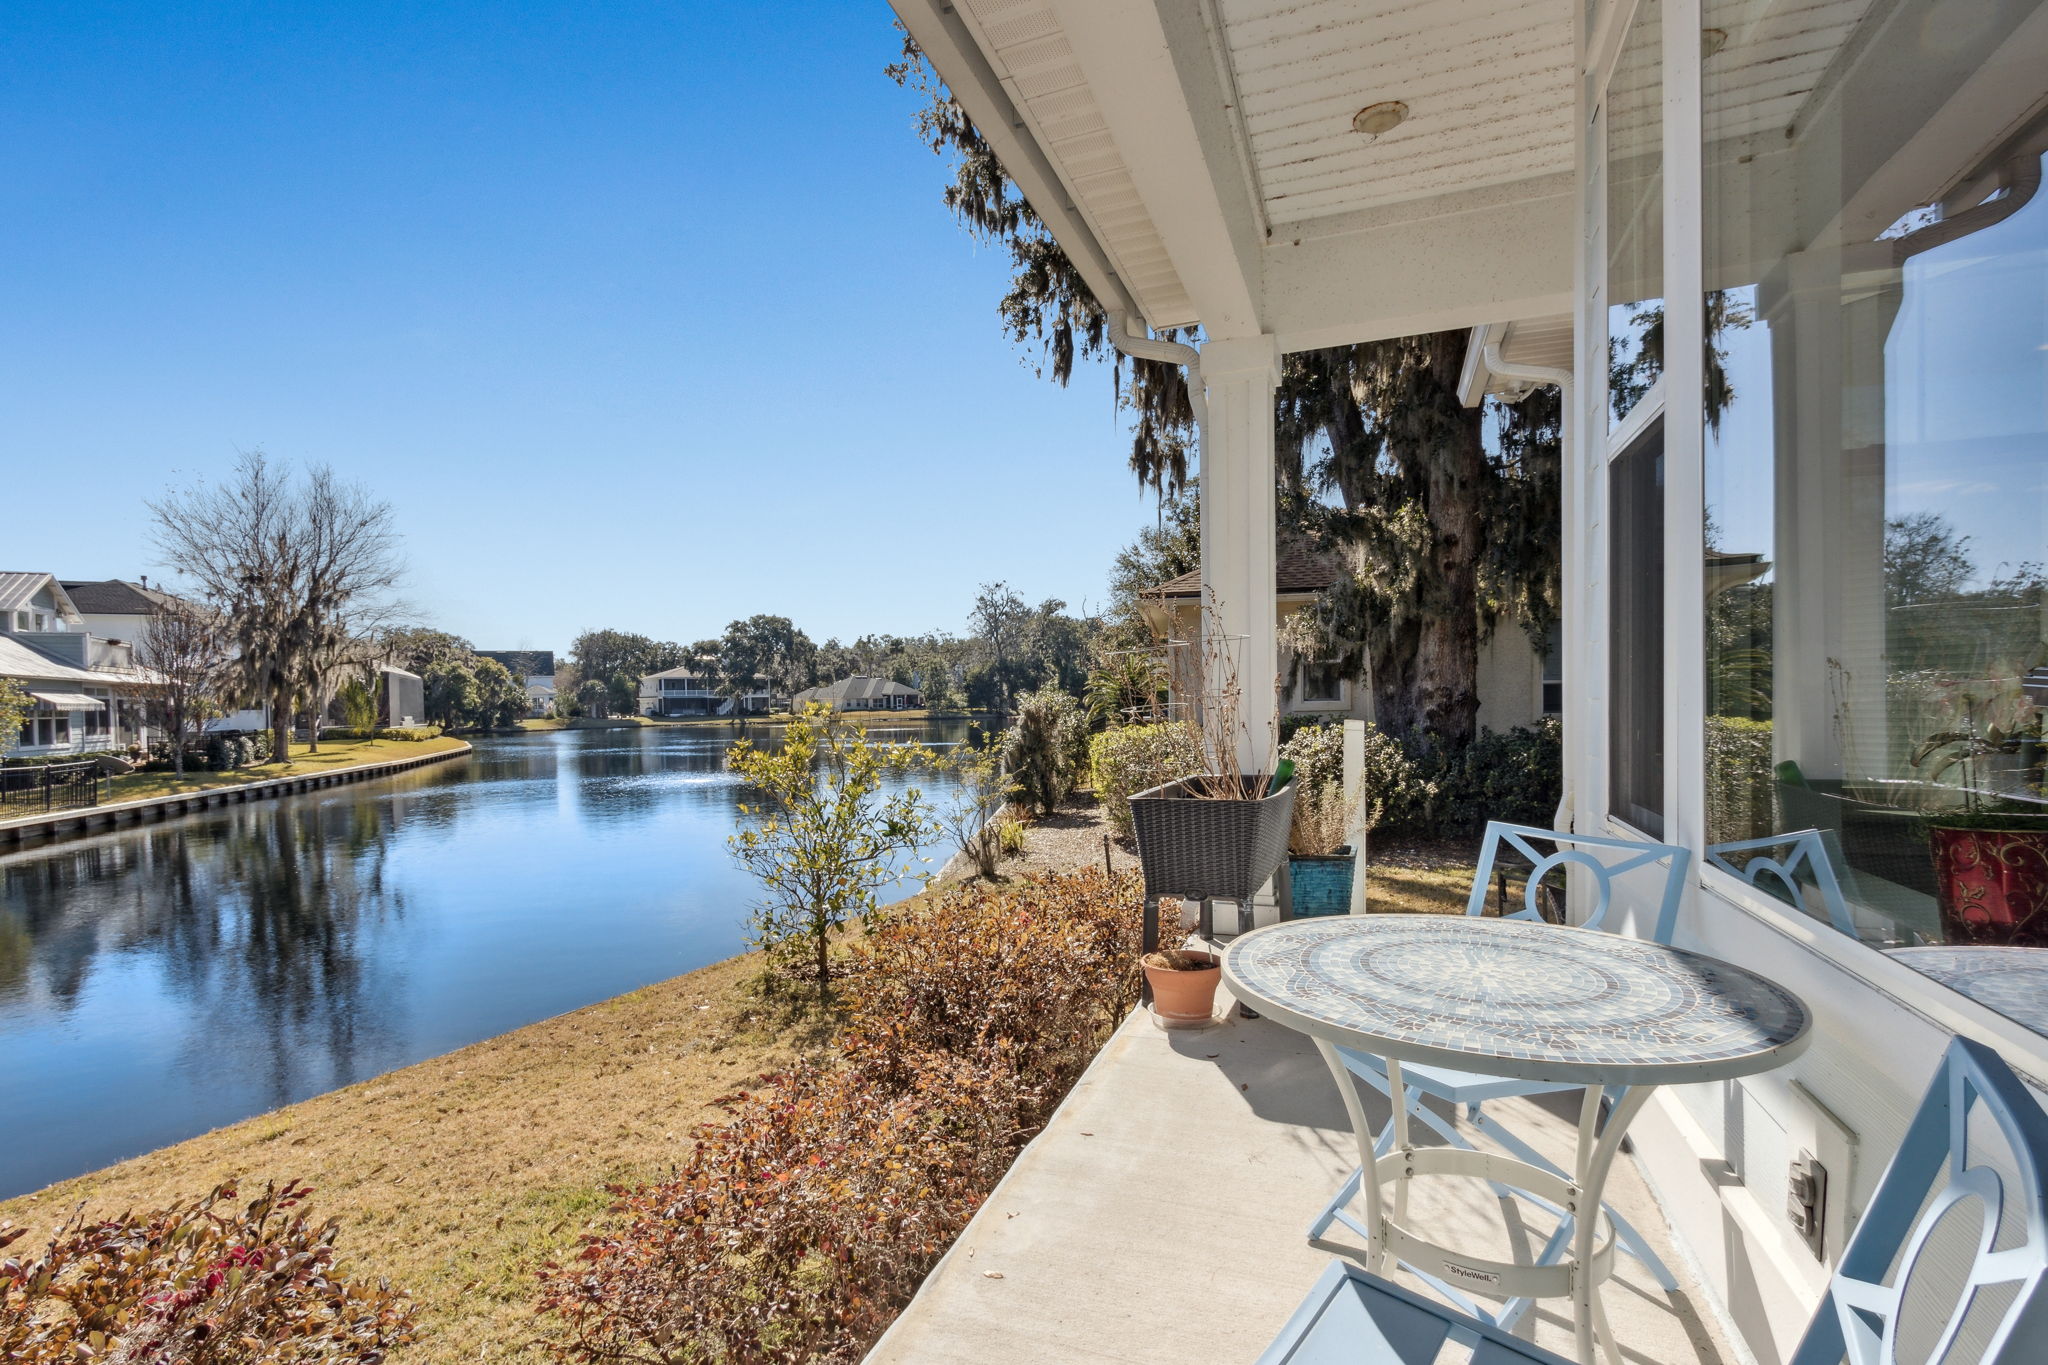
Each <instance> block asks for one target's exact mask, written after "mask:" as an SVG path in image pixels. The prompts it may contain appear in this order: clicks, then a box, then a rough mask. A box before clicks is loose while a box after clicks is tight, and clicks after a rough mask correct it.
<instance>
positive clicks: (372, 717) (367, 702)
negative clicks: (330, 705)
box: [336, 678, 377, 730]
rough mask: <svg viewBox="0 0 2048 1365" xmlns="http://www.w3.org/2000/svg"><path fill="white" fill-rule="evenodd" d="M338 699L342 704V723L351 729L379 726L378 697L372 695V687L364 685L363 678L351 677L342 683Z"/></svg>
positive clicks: (371, 728) (372, 728)
mask: <svg viewBox="0 0 2048 1365" xmlns="http://www.w3.org/2000/svg"><path fill="white" fill-rule="evenodd" d="M336 700H337V701H338V702H339V703H340V704H341V717H342V723H343V724H344V725H346V726H347V727H348V728H349V729H351V730H374V729H376V728H377V699H376V698H375V697H373V696H371V695H370V689H369V688H368V687H366V686H364V685H363V680H362V679H361V678H350V679H349V680H348V681H347V682H346V683H344V684H342V688H341V695H340V696H339V697H337V698H336Z"/></svg>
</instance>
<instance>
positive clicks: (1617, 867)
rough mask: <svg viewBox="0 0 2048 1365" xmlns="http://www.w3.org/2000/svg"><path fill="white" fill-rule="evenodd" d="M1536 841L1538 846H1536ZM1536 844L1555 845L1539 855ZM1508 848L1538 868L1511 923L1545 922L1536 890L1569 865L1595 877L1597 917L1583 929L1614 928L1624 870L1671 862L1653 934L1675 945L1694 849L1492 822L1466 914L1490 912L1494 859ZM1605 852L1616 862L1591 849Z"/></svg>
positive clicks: (1509, 916)
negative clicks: (1488, 894)
mask: <svg viewBox="0 0 2048 1365" xmlns="http://www.w3.org/2000/svg"><path fill="white" fill-rule="evenodd" d="M1532 841H1534V842H1532ZM1536 843H1546V844H1549V845H1551V846H1552V847H1551V851H1550V852H1548V853H1539V852H1538V851H1537V849H1536V847H1535V844H1536ZM1503 844H1506V845H1507V846H1509V847H1510V848H1512V849H1514V850H1515V851H1516V852H1517V853H1520V854H1521V855H1522V856H1523V857H1525V858H1527V859H1528V860H1529V861H1530V862H1531V863H1533V864H1535V866H1534V867H1533V868H1532V869H1531V870H1530V872H1529V884H1528V886H1527V887H1526V888H1525V889H1524V890H1523V893H1522V901H1523V905H1522V908H1521V909H1520V910H1516V911H1514V912H1513V913H1511V914H1510V913H1507V912H1505V911H1504V912H1503V914H1504V915H1505V917H1506V918H1508V919H1526V920H1536V921H1538V922H1542V920H1543V915H1542V912H1541V911H1539V910H1538V909H1537V908H1536V888H1537V887H1538V885H1539V884H1541V882H1542V881H1543V878H1544V876H1545V875H1546V874H1547V873H1548V872H1549V871H1550V869H1552V868H1553V867H1559V866H1562V865H1564V864H1567V863H1571V864H1576V865H1577V866H1580V867H1583V868H1585V869H1586V870H1587V871H1588V872H1589V873H1590V874H1591V876H1592V878H1593V883H1594V885H1595V886H1596V887H1597V888H1598V890H1599V893H1600V895H1599V900H1598V903H1597V904H1596V905H1595V906H1594V907H1593V913H1592V914H1591V915H1588V916H1587V917H1586V922H1585V924H1584V925H1582V926H1581V927H1582V928H1586V929H1611V928H1612V927H1613V926H1612V925H1611V924H1609V922H1608V916H1609V914H1610V913H1611V912H1612V911H1613V907H1614V879H1615V878H1616V877H1617V876H1619V875H1621V874H1622V873H1624V872H1631V871H1634V870H1635V869H1636V868H1639V867H1648V866H1650V865H1651V864H1653V863H1660V862H1661V863H1667V864H1668V865H1667V866H1666V867H1665V869H1664V890H1663V895H1662V896H1661V897H1660V898H1659V900H1658V902H1657V918H1656V920H1655V922H1654V923H1653V924H1652V925H1651V932H1650V936H1651V937H1652V938H1654V939H1656V941H1657V942H1659V943H1669V942H1671V935H1672V932H1673V930H1675V929H1676V928H1677V927H1678V901H1679V897H1680V896H1682V895H1683V894H1684V892H1685V875H1686V871H1687V869H1688V868H1690V867H1691V866H1692V850H1691V849H1687V848H1680V847H1679V846H1678V845H1677V844H1653V843H1648V842H1646V841H1642V840H1637V839H1611V838H1607V837H1604V836H1598V835H1591V834H1567V833H1565V832H1564V831H1563V830H1555V829H1538V828H1536V827H1535V826H1534V825H1509V824H1504V823H1502V822H1501V821H1499V820H1491V821H1488V822H1487V825H1486V843H1485V845H1484V846H1483V847H1482V849H1481V850H1480V854H1479V873H1478V875H1477V876H1475V877H1474V878H1473V879H1472V896H1471V899H1470V900H1468V901H1467V902H1466V903H1465V913H1466V914H1468V915H1482V914H1485V913H1486V890H1487V884H1488V883H1489V882H1491V881H1492V880H1493V864H1494V859H1495V858H1496V857H1498V856H1499V853H1500V849H1501V845H1503ZM1595 849H1602V850H1606V851H1607V852H1608V853H1609V855H1610V857H1611V859H1612V860H1611V861H1607V860H1603V859H1601V858H1600V857H1598V856H1596V855H1595V854H1594V852H1593V851H1592V850H1595Z"/></svg>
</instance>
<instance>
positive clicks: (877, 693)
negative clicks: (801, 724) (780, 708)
mask: <svg viewBox="0 0 2048 1365" xmlns="http://www.w3.org/2000/svg"><path fill="white" fill-rule="evenodd" d="M813 702H815V703H817V704H818V705H819V706H823V707H827V708H829V709H831V710H833V711H911V710H915V709H916V708H918V707H920V706H923V705H924V693H922V692H920V691H918V690H917V689H916V688H914V687H911V686H908V685H907V684H904V683H900V682H897V681H896V680H895V679H893V678H871V677H869V676H867V675H866V674H864V673H856V674H854V675H853V676H852V677H850V678H841V679H840V680H839V681H838V682H835V683H824V684H822V685H820V686H818V687H806V688H805V689H804V690H803V691H801V692H799V693H797V694H796V695H795V696H794V697H792V698H790V703H789V704H790V707H791V709H793V710H801V709H802V708H804V707H806V706H809V705H811V704H812V703H813Z"/></svg>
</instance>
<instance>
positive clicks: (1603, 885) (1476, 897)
mask: <svg viewBox="0 0 2048 1365" xmlns="http://www.w3.org/2000/svg"><path fill="white" fill-rule="evenodd" d="M1504 844H1505V845H1506V846H1507V847H1508V848H1510V849H1512V850H1514V851H1515V852H1517V853H1519V854H1520V855H1521V856H1522V857H1524V858H1526V859H1528V860H1529V862H1530V864H1531V865H1532V866H1531V868H1530V871H1529V881H1528V885H1527V887H1526V888H1525V889H1524V891H1523V894H1522V902H1523V904H1522V908H1521V909H1519V910H1516V911H1514V912H1512V913H1511V914H1507V915H1506V917H1507V918H1509V919H1521V920H1535V921H1538V922H1545V920H1544V916H1543V914H1542V911H1541V910H1540V909H1539V908H1538V899H1539V891H1540V888H1541V885H1542V882H1543V879H1544V877H1545V876H1546V875H1548V874H1549V872H1550V871H1551V869H1553V868H1557V867H1564V866H1576V867H1581V868H1584V869H1586V872H1587V874H1588V876H1589V877H1590V879H1591V881H1592V884H1593V887H1594V888H1595V889H1596V890H1597V891H1598V893H1599V894H1598V897H1597V898H1596V901H1595V904H1594V907H1593V912H1592V913H1591V914H1590V915H1588V916H1587V917H1586V921H1585V923H1584V924H1583V925H1582V926H1580V927H1582V928H1586V929H1605V930H1612V929H1613V928H1615V923H1614V922H1615V921H1616V920H1618V919H1619V918H1620V913H1619V911H1618V910H1617V909H1616V907H1615V904H1614V879H1615V878H1616V877H1618V876H1620V875H1622V874H1623V873H1627V872H1633V871H1636V870H1638V869H1643V868H1650V867H1653V866H1655V865H1657V864H1663V865H1664V866H1663V869H1662V870H1663V873H1664V881H1663V887H1662V889H1661V894H1659V895H1658V896H1657V898H1656V900H1655V902H1654V903H1655V906H1656V913H1655V918H1654V919H1652V920H1651V922H1650V924H1649V926H1648V928H1649V936H1650V937H1651V938H1654V939H1655V940H1656V941H1657V942H1659V943H1669V942H1670V941H1671V935H1672V931H1673V930H1674V929H1675V928H1676V927H1677V923H1678V902H1679V898H1680V896H1681V895H1683V893H1684V891H1685V880H1686V872H1687V870H1688V868H1690V866H1691V864H1692V853H1691V851H1690V850H1689V849H1685V848H1681V847H1679V846H1678V845H1677V844H1653V843H1646V842H1641V841H1638V840H1634V839H1612V838H1607V837H1604V836H1596V835H1586V834H1566V833H1564V832H1563V831H1561V830H1550V829H1538V828H1536V827H1534V826H1531V825H1509V824H1503V823H1501V822H1500V821H1498V820H1496V821H1493V822H1491V823H1489V824H1488V825H1487V826H1486V841H1485V843H1484V845H1483V846H1482V848H1481V851H1480V856H1479V871H1478V874H1477V875H1476V876H1474V877H1473V879H1472V895H1471V897H1470V899H1469V900H1468V901H1467V902H1466V905H1465V913H1466V914H1468V915H1483V914H1484V913H1485V912H1486V898H1487V893H1488V891H1489V890H1490V889H1491V882H1492V880H1493V874H1494V863H1495V861H1496V859H1497V858H1498V857H1499V855H1500V852H1501V848H1502V845H1504ZM1538 844H1548V845H1550V846H1551V847H1550V850H1549V851H1547V852H1546V851H1541V850H1539V849H1538V848H1537V845H1538ZM1602 853H1604V854H1606V855H1607V856H1606V858H1605V859H1603V858H1602V857H1601V856H1599V855H1600V854H1602ZM1337 1055H1338V1056H1339V1057H1340V1058H1341V1059H1342V1060H1343V1062H1344V1066H1345V1068H1346V1069H1347V1070H1348V1071H1350V1072H1351V1074H1352V1075H1354V1076H1357V1077H1358V1078H1359V1079H1360V1080H1363V1081H1365V1082H1366V1083H1367V1084H1369V1085H1371V1086H1373V1087H1374V1088H1375V1089H1377V1090H1378V1091H1379V1092H1380V1093H1381V1094H1382V1095H1386V1096H1387V1097H1388V1098H1389V1100H1392V1098H1393V1087H1392V1086H1391V1084H1390V1083H1389V1082H1388V1080H1387V1064H1386V1062H1385V1061H1383V1060H1382V1059H1381V1058H1378V1057H1375V1056H1373V1055H1371V1054H1370V1053H1364V1052H1354V1051H1352V1050H1350V1049H1348V1048H1339V1049H1337ZM1401 1080H1402V1092H1403V1095H1404V1096H1405V1099H1406V1108H1407V1117H1408V1118H1409V1119H1412V1120H1415V1121H1418V1122H1420V1123H1422V1124H1423V1125H1424V1126H1426V1127H1428V1128H1429V1129H1431V1130H1432V1131H1433V1132H1435V1133H1436V1134H1437V1135H1438V1136H1439V1137H1441V1138H1442V1139H1443V1140H1444V1141H1445V1142H1448V1143H1450V1144H1452V1145H1453V1146H1456V1147H1463V1148H1466V1149H1468V1150H1474V1148H1473V1143H1472V1142H1471V1141H1470V1140H1469V1139H1468V1138H1467V1137H1466V1136H1465V1135H1464V1134H1463V1133H1461V1132H1459V1131H1458V1129H1457V1127H1456V1126H1455V1125H1454V1124H1453V1123H1452V1122H1451V1121H1450V1120H1448V1119H1446V1118H1444V1117H1442V1116H1441V1115H1439V1114H1438V1113H1437V1112H1436V1111H1435V1110H1434V1109H1431V1108H1430V1107H1429V1106H1428V1105H1427V1104H1425V1103H1424V1102H1423V1099H1424V1096H1426V1095H1434V1096H1436V1097H1437V1098H1438V1099H1441V1100H1444V1101H1446V1102H1447V1103H1449V1104H1451V1105H1453V1106H1456V1105H1464V1106H1465V1107H1466V1115H1467V1119H1468V1121H1469V1122H1470V1124H1471V1125H1472V1127H1473V1128H1475V1129H1477V1130H1478V1131H1479V1132H1482V1133H1484V1134H1486V1135H1487V1136H1488V1137H1490V1138H1492V1139H1493V1140H1494V1141H1495V1142H1497V1143H1499V1144H1500V1145H1501V1146H1502V1147H1504V1148H1506V1149H1507V1150H1508V1151H1509V1152H1511V1153H1512V1154H1514V1155H1515V1156H1517V1157H1519V1158H1521V1159H1522V1160H1523V1161H1526V1162H1528V1163H1530V1164H1531V1165H1533V1166H1540V1167H1542V1168H1543V1169H1545V1170H1548V1171H1550V1172H1552V1173H1553V1174H1556V1175H1558V1176H1560V1177H1563V1178H1565V1179H1569V1178H1570V1177H1569V1175H1568V1174H1567V1173H1566V1172H1565V1171H1564V1170H1563V1169H1562V1168H1561V1167H1559V1166H1558V1165H1557V1164H1556V1163H1555V1162H1553V1161H1551V1160H1550V1159H1549V1158H1547V1157H1545V1156H1544V1155H1543V1154H1542V1153H1540V1152H1538V1151H1537V1150H1536V1149H1535V1148H1534V1147H1531V1146H1530V1145H1529V1144H1528V1143H1527V1142H1525V1141H1524V1140H1523V1139H1522V1138H1521V1137H1520V1136H1518V1135H1517V1134H1516V1133H1514V1132H1512V1131H1511V1130H1509V1129H1508V1128H1507V1127H1505V1126H1504V1125H1502V1124H1501V1123H1500V1121H1499V1120H1497V1119H1495V1118H1494V1117H1493V1116H1492V1115H1491V1114H1488V1113H1487V1112H1486V1111H1485V1109H1484V1108H1483V1106H1484V1105H1485V1103H1486V1101H1488V1100H1496V1099H1505V1098H1508V1097H1510V1096H1516V1095H1547V1094H1553V1093H1557V1092H1560V1091H1569V1090H1579V1089H1582V1088H1583V1087H1580V1086H1574V1085H1553V1084H1547V1083H1544V1082H1541V1081H1523V1080H1513V1079H1510V1078H1507V1077H1503V1076H1485V1075H1480V1074H1478V1073H1475V1072H1468V1071H1454V1070H1451V1069H1450V1068H1448V1067H1435V1066H1421V1065H1416V1064H1414V1063H1409V1064H1406V1065H1403V1066H1402V1068H1401ZM1624 1093H1626V1092H1625V1089H1624V1088H1623V1087H1618V1086H1616V1087H1609V1089H1608V1091H1607V1095H1606V1098H1607V1099H1608V1101H1609V1102H1610V1103H1611V1102H1614V1101H1618V1100H1619V1099H1620V1098H1621V1096H1622V1095H1623V1094H1624ZM1397 1117H1398V1116H1397ZM1395 1128H1396V1123H1395V1121H1394V1120H1393V1119H1390V1120H1388V1122H1387V1126H1386V1127H1384V1128H1382V1129H1381V1130H1380V1133H1379V1136H1378V1138H1377V1139H1375V1141H1374V1151H1375V1153H1376V1154H1379V1155H1385V1154H1386V1153H1387V1152H1388V1151H1390V1150H1391V1149H1392V1147H1393V1143H1394V1136H1395ZM1362 1182H1363V1173H1362V1172H1360V1171H1357V1170H1353V1171H1352V1172H1351V1175H1350V1176H1349V1178H1347V1179H1346V1180H1345V1182H1344V1183H1343V1185H1342V1186H1340V1187H1339V1188H1338V1190H1337V1194H1336V1197H1334V1198H1333V1199H1331V1200H1330V1202H1329V1203H1328V1204H1326V1205H1325V1206H1324V1207H1323V1211H1322V1212H1321V1213H1319V1214H1317V1215H1316V1219H1315V1221H1314V1222H1313V1223H1311V1224H1310V1225H1309V1230H1308V1236H1309V1240H1310V1241H1315V1240H1317V1239H1318V1238H1320V1237H1321V1236H1322V1235H1323V1234H1324V1233H1325V1232H1327V1231H1329V1228H1330V1224H1331V1223H1333V1222H1336V1223H1342V1224H1343V1225H1344V1226H1345V1227H1347V1228H1349V1229H1351V1231H1353V1232H1355V1233H1357V1234H1358V1235H1359V1236H1361V1237H1368V1236H1369V1234H1368V1233H1367V1231H1366V1229H1365V1227H1364V1226H1363V1225H1362V1224H1360V1223H1359V1221H1358V1220H1357V1219H1356V1218H1353V1217H1352V1216H1351V1215H1350V1214H1349V1213H1347V1212H1346V1211H1345V1206H1346V1205H1348V1204H1350V1202H1351V1201H1352V1200H1353V1199H1356V1198H1357V1197H1358V1192H1359V1188H1360V1186H1361V1184H1362ZM1494 1189H1495V1192H1496V1193H1497V1194H1499V1195H1500V1196H1501V1197H1502V1198H1507V1197H1508V1196H1510V1195H1518V1196H1520V1197H1521V1198H1524V1199H1528V1200H1529V1201H1530V1202H1532V1203H1534V1204H1536V1205H1538V1206H1539V1207H1541V1208H1544V1209H1547V1210H1549V1211H1550V1212H1551V1213H1554V1214H1556V1215H1557V1216H1558V1218H1559V1220H1560V1221H1559V1223H1558V1226H1557V1229H1556V1231H1555V1232H1554V1233H1553V1234H1552V1235H1551V1238H1550V1241H1549V1243H1548V1244H1547V1245H1546V1246H1545V1247H1544V1249H1543V1251H1542V1253H1541V1255H1539V1257H1538V1258H1537V1261H1536V1264H1538V1265H1547V1264H1549V1263H1550V1261H1552V1260H1553V1259H1555V1258H1556V1257H1558V1256H1560V1255H1562V1254H1563V1253H1564V1251H1565V1249H1566V1248H1567V1247H1568V1246H1569V1245H1570V1244H1571V1234H1572V1220H1571V1219H1570V1218H1569V1217H1568V1216H1566V1214H1565V1212H1564V1210H1562V1209H1560V1208H1558V1207H1557V1206H1556V1205H1555V1204H1552V1203H1550V1202H1549V1201H1547V1200H1543V1199H1538V1198H1536V1197H1535V1196H1534V1195H1531V1194H1529V1193H1527V1192H1526V1191H1520V1190H1510V1189H1509V1188H1507V1187H1506V1186H1503V1185H1496V1186H1495V1187H1494ZM1607 1212H1608V1219H1609V1221H1610V1222H1611V1223H1612V1225H1613V1227H1614V1235H1615V1239H1616V1240H1617V1242H1619V1244H1620V1245H1621V1247H1622V1249H1623V1250H1624V1251H1626V1252H1628V1253H1629V1254H1630V1255H1631V1256H1634V1257H1635V1258H1636V1259H1637V1260H1638V1261H1640V1262H1642V1264H1643V1266H1644V1268H1645V1269H1647V1270H1648V1271H1649V1272H1650V1274H1651V1276H1652V1277H1653V1278H1654V1279H1655V1280H1656V1281H1657V1283H1658V1284H1659V1285H1661V1286H1663V1287H1664V1288H1665V1289H1667V1290H1669V1289H1675V1288H1677V1287H1678V1281H1677V1279H1676V1278H1675V1277H1673V1275H1672V1274H1671V1271H1670V1269H1669V1268H1668V1267H1667V1266H1666V1265H1665V1264H1664V1262H1663V1261H1662V1260H1660V1259H1659V1258H1658V1256H1657V1253H1656V1252H1655V1251H1653V1250H1651V1248H1650V1244H1649V1242H1648V1241H1646V1240H1645V1239H1644V1238H1643V1236H1642V1234H1641V1233H1639V1232H1637V1231H1636V1229H1635V1228H1634V1227H1632V1226H1631V1225H1630V1224H1629V1223H1628V1221H1627V1220H1626V1219H1624V1218H1622V1217H1620V1216H1619V1215H1617V1214H1615V1213H1614V1211H1613V1210H1611V1209H1610V1210H1608V1211H1607ZM1423 1278H1424V1279H1425V1280H1427V1281H1428V1283H1430V1284H1431V1285H1432V1287H1434V1288H1436V1289H1438V1290H1439V1291H1441V1292H1442V1293H1444V1294H1446V1295H1448V1296H1450V1297H1451V1298H1452V1299H1453V1301H1455V1302H1458V1303H1462V1304H1465V1305H1466V1306H1467V1308H1468V1309H1470V1310H1471V1311H1472V1312H1474V1313H1477V1314H1478V1315H1479V1316H1480V1317H1481V1318H1483V1319H1485V1320H1486V1321H1488V1322H1491V1323H1497V1324H1498V1325H1499V1326H1500V1327H1502V1328H1504V1329H1512V1328H1513V1327H1514V1325H1515V1323H1516V1322H1517V1321H1518V1320H1519V1319H1520V1317H1521V1315H1522V1314H1523V1313H1524V1312H1526V1311H1527V1309H1528V1307H1529V1303H1530V1301H1529V1300H1528V1299H1512V1300H1509V1301H1508V1303H1507V1304H1505V1305H1503V1306H1502V1308H1501V1310H1500V1311H1499V1312H1498V1313H1487V1312H1484V1311H1483V1310H1481V1309H1479V1307H1478V1306H1477V1305H1476V1304H1474V1303H1473V1302H1472V1300H1470V1299H1468V1298H1466V1297H1465V1296H1464V1295H1463V1294H1461V1293H1459V1292H1458V1291H1457V1290H1455V1289H1453V1288H1452V1287H1450V1286H1449V1285H1446V1284H1442V1283H1439V1282H1438V1281H1436V1280H1434V1279H1430V1278H1429V1277H1427V1276H1424V1277H1423Z"/></svg>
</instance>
